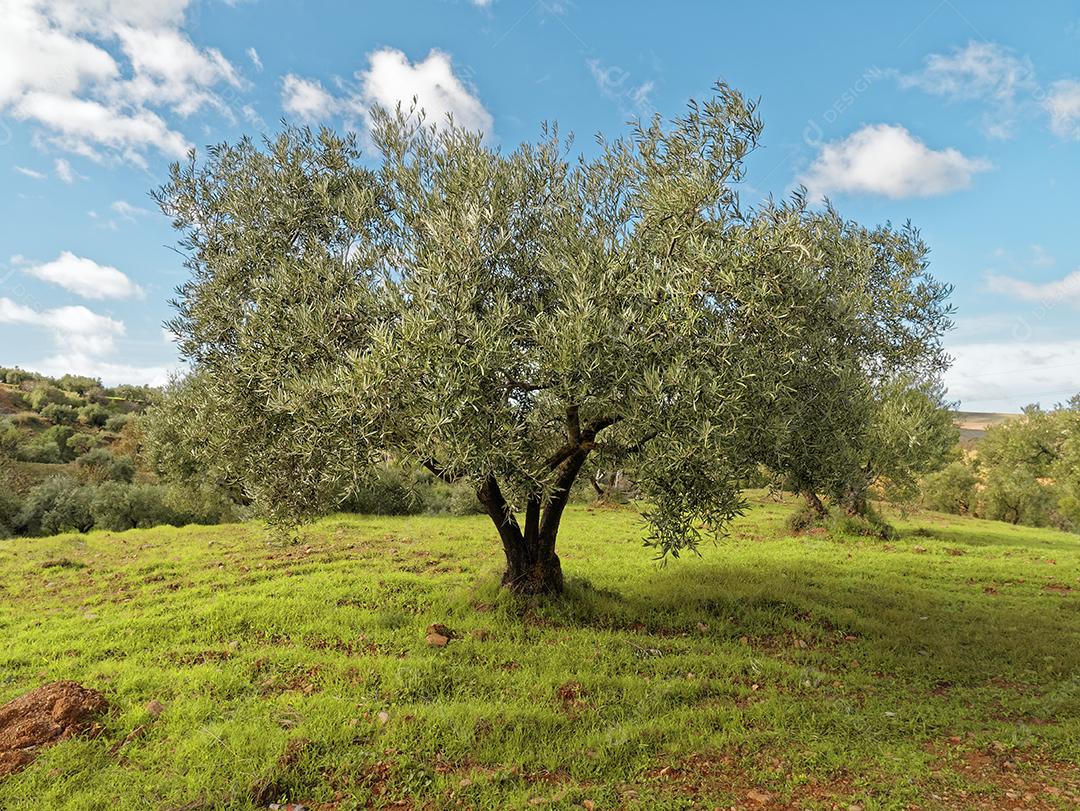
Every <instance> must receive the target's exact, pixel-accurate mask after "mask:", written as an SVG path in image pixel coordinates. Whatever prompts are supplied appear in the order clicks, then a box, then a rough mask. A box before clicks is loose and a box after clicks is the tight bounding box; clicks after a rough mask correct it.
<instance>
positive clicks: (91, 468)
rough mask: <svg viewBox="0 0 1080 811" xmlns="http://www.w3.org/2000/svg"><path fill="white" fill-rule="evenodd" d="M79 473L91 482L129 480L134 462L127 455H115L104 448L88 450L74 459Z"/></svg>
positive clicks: (133, 471) (133, 469)
mask: <svg viewBox="0 0 1080 811" xmlns="http://www.w3.org/2000/svg"><path fill="white" fill-rule="evenodd" d="M75 465H76V467H77V468H78V469H79V474H80V475H81V476H82V477H83V478H84V479H86V480H87V481H91V482H131V480H132V479H134V478H135V463H134V462H133V461H132V460H131V458H129V457H127V456H117V455H115V454H113V453H111V452H110V451H107V450H106V449H104V448H94V449H93V450H89V451H87V452H86V453H84V454H83V455H82V456H80V457H79V458H78V459H76V460H75Z"/></svg>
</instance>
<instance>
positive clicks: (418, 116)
mask: <svg viewBox="0 0 1080 811" xmlns="http://www.w3.org/2000/svg"><path fill="white" fill-rule="evenodd" d="M372 121H373V130H372V133H371V140H372V143H373V146H374V156H373V157H372V158H371V159H368V160H365V159H364V158H363V157H362V156H361V154H360V150H359V148H358V145H357V141H356V139H355V138H354V137H353V136H345V137H341V136H338V135H335V134H333V133H331V132H330V131H327V130H321V131H318V132H315V131H312V130H310V129H306V128H292V127H289V128H286V129H285V131H284V132H282V133H280V134H279V135H278V136H276V137H273V138H268V139H265V141H264V143H263V144H262V145H261V146H259V145H257V144H256V143H255V142H254V141H252V140H250V139H244V140H242V141H240V142H239V143H237V144H235V145H220V146H217V147H214V148H212V149H210V150H209V153H208V155H207V157H206V159H205V160H203V161H200V160H199V159H198V158H197V156H196V155H195V154H194V153H193V154H192V155H191V157H190V159H189V161H187V162H186V163H184V164H177V165H175V166H174V167H173V168H172V173H171V178H170V181H169V182H168V183H167V184H166V185H165V186H164V187H163V188H162V189H161V190H160V191H159V192H158V201H159V203H160V205H161V207H162V209H163V210H164V211H165V212H167V213H168V214H169V215H171V216H172V217H173V219H174V223H175V226H176V227H177V228H178V229H179V230H180V231H181V232H182V233H183V238H182V243H181V244H182V247H183V248H184V250H185V251H186V252H187V256H188V262H187V264H188V267H189V269H190V271H191V278H190V279H189V280H188V281H187V282H185V283H184V285H182V286H181V287H180V288H179V290H178V295H177V298H176V301H175V306H176V309H177V316H176V318H175V319H174V320H173V321H172V322H171V328H172V330H173V331H174V332H175V333H176V335H177V337H178V339H179V345H180V348H181V351H182V353H183V355H184V356H185V358H186V359H187V360H188V361H189V363H190V364H191V373H190V375H189V377H188V378H187V379H186V380H185V381H184V382H182V383H181V384H179V385H178V386H177V387H176V388H175V391H174V392H173V394H172V395H171V396H170V397H169V398H167V400H166V404H165V405H164V406H162V407H160V408H159V409H157V411H156V417H155V421H156V425H157V428H156V429H155V428H152V429H151V440H152V439H153V434H154V431H155V430H156V431H157V432H158V436H159V437H160V438H161V441H159V442H158V443H157V444H158V446H159V447H160V446H162V445H163V444H164V445H167V446H168V449H167V450H166V452H163V453H161V454H159V457H160V459H161V460H162V462H161V464H162V467H163V468H166V469H170V470H173V471H177V472H179V473H181V474H186V475H188V476H209V477H211V478H212V479H214V480H215V481H217V482H219V483H222V484H224V485H226V486H228V487H230V488H232V489H233V490H234V491H238V492H242V493H243V494H244V495H245V496H246V497H247V498H248V499H250V500H251V501H252V502H253V503H254V504H255V505H256V506H257V507H259V508H261V509H262V511H263V512H265V513H266V514H268V515H270V516H272V517H275V518H277V519H279V520H284V521H291V520H296V519H298V518H302V517H304V516H308V515H312V514H315V513H318V512H320V511H322V510H325V509H328V508H332V507H333V506H334V505H335V504H336V503H338V502H339V501H340V500H341V498H343V496H344V494H345V493H346V492H347V491H348V490H349V488H351V487H354V486H355V485H356V484H357V483H358V482H361V481H362V480H364V478H365V477H367V476H370V475H371V474H372V471H374V470H375V469H377V467H378V465H379V464H380V463H382V462H385V461H386V460H387V459H391V458H392V459H393V460H394V461H396V462H398V463H401V464H405V465H412V466H416V467H425V468H427V469H428V470H430V471H431V472H432V473H433V474H435V475H437V476H438V477H440V478H442V479H445V480H447V481H452V482H461V481H464V482H467V483H469V485H470V486H472V487H474V488H475V489H476V492H477V494H478V498H479V500H480V502H481V503H482V504H483V506H484V508H485V510H486V511H487V513H488V514H489V515H490V517H491V519H492V521H493V522H494V524H495V526H496V528H497V530H498V532H499V536H500V538H501V540H502V544H503V548H504V552H505V554H506V559H507V569H506V574H505V576H504V583H505V584H506V585H508V586H510V587H512V588H514V589H516V590H519V591H523V592H536V591H558V590H559V589H561V586H562V574H561V567H560V564H559V560H558V555H557V554H556V551H555V542H556V537H557V533H558V528H559V523H560V519H561V517H562V513H563V510H564V508H565V506H566V503H567V498H568V496H569V492H570V488H571V487H572V485H573V484H574V481H575V479H576V477H577V476H578V474H579V473H580V471H581V469H582V467H583V465H585V463H586V461H587V460H591V461H592V462H595V463H596V464H598V465H600V466H602V467H604V468H606V469H620V470H631V471H632V472H633V477H634V480H635V483H636V485H637V488H638V490H639V491H640V493H641V495H642V500H643V503H645V504H648V505H649V506H648V508H647V511H646V514H645V518H646V520H647V522H648V525H649V534H648V542H649V543H650V544H652V545H654V546H655V547H656V548H657V549H658V550H659V551H660V552H661V553H663V554H672V555H677V554H679V552H680V551H682V550H685V549H692V548H694V547H695V546H696V544H697V543H698V542H699V540H700V539H701V537H702V536H703V535H706V534H710V533H716V532H719V531H722V529H723V527H724V525H725V523H726V522H727V521H728V520H729V519H731V518H732V517H733V516H734V515H736V514H737V513H738V512H739V510H740V508H741V504H742V502H741V497H740V491H739V486H740V482H741V481H743V480H744V479H745V477H746V475H747V473H748V471H750V470H751V469H753V468H754V467H755V466H756V465H758V464H760V463H766V464H770V465H771V466H775V467H776V468H778V469H789V470H791V471H792V472H793V473H795V474H796V475H799V476H804V477H805V478H806V483H805V486H806V487H809V488H818V489H826V490H827V486H826V487H824V488H823V487H822V485H823V484H824V485H829V484H831V483H833V482H838V481H840V479H841V477H842V470H841V469H842V468H844V467H845V466H846V465H848V464H849V463H850V462H851V460H852V459H854V457H855V456H857V452H858V450H860V449H865V443H864V444H862V445H860V444H859V443H854V445H852V443H849V442H841V440H840V438H841V437H844V436H847V435H851V436H859V437H865V436H869V435H870V429H869V428H864V427H863V426H869V425H872V424H873V417H872V416H870V413H871V412H873V411H874V406H873V402H874V398H873V396H872V394H873V393H874V392H875V391H880V390H881V389H882V387H883V386H887V385H892V384H893V382H895V381H896V380H899V379H900V377H901V375H904V374H906V375H909V376H912V375H917V374H918V375H922V376H924V377H925V376H927V375H928V376H930V377H931V378H932V377H933V375H934V373H935V372H936V371H937V370H940V368H941V366H942V365H943V363H944V356H943V354H942V352H941V348H940V337H941V334H942V332H943V331H944V329H946V328H947V326H948V308H947V306H946V305H945V299H946V297H947V295H948V288H947V287H946V286H944V285H942V284H940V283H939V282H937V281H936V280H934V279H933V277H931V276H930V275H929V273H928V271H927V265H926V261H925V254H926V251H925V247H924V246H923V245H922V243H921V241H920V240H919V239H918V235H917V233H916V232H915V231H914V230H913V229H911V228H909V227H905V228H901V229H893V228H892V227H891V226H883V227H879V228H875V229H868V228H864V227H862V226H859V225H857V224H854V223H851V222H847V221H845V220H843V219H842V218H841V217H840V216H839V215H838V214H837V213H836V212H835V211H834V210H833V209H832V208H831V207H826V208H825V209H824V210H821V211H818V210H814V209H812V208H811V207H810V206H809V205H808V204H807V202H806V201H805V200H804V199H802V197H801V196H798V195H796V196H795V198H793V199H792V200H791V201H790V202H788V203H784V204H772V203H768V204H766V205H764V206H762V207H760V208H758V209H756V210H749V211H746V210H743V209H742V207H741V206H740V201H739V196H738V193H737V189H738V187H739V184H740V182H741V181H742V180H743V177H744V172H745V159H746V157H747V156H748V155H749V154H750V153H751V152H752V151H753V150H754V148H755V147H756V146H757V144H758V139H759V136H760V132H761V121H760V119H759V117H758V114H757V108H756V104H755V103H754V102H751V101H748V100H747V99H746V98H745V97H743V96H742V95H741V94H740V93H738V92H737V91H735V90H733V89H732V88H730V87H728V86H727V85H725V84H722V83H720V84H718V85H717V86H716V88H715V92H714V94H713V95H712V96H711V97H710V98H709V99H708V100H706V101H704V102H700V103H699V102H691V103H690V104H689V105H688V107H687V109H686V110H685V111H684V112H683V113H682V114H681V115H679V116H677V117H675V118H673V119H671V120H670V121H666V122H665V121H663V120H662V119H661V118H660V117H655V118H654V119H652V120H650V121H646V122H633V123H632V124H631V126H630V131H629V133H628V134H627V135H626V136H625V137H622V138H619V139H617V140H613V141H607V140H602V139H601V140H599V141H598V144H597V148H596V150H595V155H594V156H593V157H571V146H570V143H569V142H568V141H567V140H565V139H563V138H562V137H561V136H560V134H559V131H558V128H557V127H554V126H552V127H545V128H544V130H543V132H542V137H541V138H540V139H539V140H538V141H537V142H536V143H526V144H522V145H520V146H519V147H517V148H516V149H514V150H512V151H505V152H503V151H498V150H495V149H492V148H489V147H487V146H486V145H484V143H483V142H482V140H481V138H480V136H479V134H476V133H471V132H467V131H465V130H463V129H460V128H458V127H456V126H454V125H453V122H452V121H448V122H437V124H436V125H430V124H428V123H427V122H425V121H424V118H423V115H422V113H420V112H419V111H417V110H415V109H412V110H403V109H400V108H399V109H398V110H396V111H385V110H375V111H374V112H373V114H372ZM845 432H847V433H845ZM853 447H854V449H852V448H853ZM815 459H817V461H818V468H815V465H814V463H815ZM834 460H841V461H835V464H834ZM830 465H832V466H833V467H835V469H836V471H835V473H829V474H828V475H827V476H825V477H824V478H823V477H822V476H820V475H818V474H813V475H811V472H810V471H813V470H816V469H828V468H829V466H830ZM804 470H805V471H807V472H806V473H801V472H800V471H804Z"/></svg>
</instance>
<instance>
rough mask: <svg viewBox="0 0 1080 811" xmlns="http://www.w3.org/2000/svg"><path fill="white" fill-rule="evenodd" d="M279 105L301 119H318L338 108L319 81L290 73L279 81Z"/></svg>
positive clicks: (337, 103)
mask: <svg viewBox="0 0 1080 811" xmlns="http://www.w3.org/2000/svg"><path fill="white" fill-rule="evenodd" d="M281 106H282V109H284V110H285V112H286V113H288V114H289V115H293V116H296V117H297V118H299V119H301V120H303V121H318V120H320V119H324V118H327V117H329V116H330V115H332V114H333V113H334V112H335V111H336V110H337V109H339V102H338V100H337V99H335V98H334V97H333V96H331V95H330V94H329V93H327V92H326V90H325V88H323V86H322V84H320V83H319V82H317V81H311V80H308V79H302V78H300V77H299V76H297V75H295V74H293V73H290V74H288V75H286V76H285V78H284V79H282V82H281Z"/></svg>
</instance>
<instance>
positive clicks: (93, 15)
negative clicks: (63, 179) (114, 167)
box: [0, 0, 245, 165]
mask: <svg viewBox="0 0 1080 811" xmlns="http://www.w3.org/2000/svg"><path fill="white" fill-rule="evenodd" d="M188 5H189V0H153V2H143V1H142V0H0V19H3V24H2V25H0V114H3V113H7V114H9V115H10V117H11V118H13V119H15V120H17V121H22V122H27V123H29V124H31V125H33V126H35V127H38V128H39V130H38V132H39V134H40V136H41V138H40V142H41V143H44V144H48V145H50V146H54V147H59V148H61V149H65V150H68V151H71V152H74V153H76V154H79V155H83V156H85V157H89V158H93V159H96V160H104V159H106V158H121V159H125V160H128V161H131V162H133V163H135V164H136V165H145V152H146V151H147V150H149V149H156V150H159V151H161V152H162V153H164V154H165V155H167V156H169V157H180V156H182V155H183V154H184V153H185V152H186V151H187V148H188V142H187V140H186V139H185V138H184V137H183V136H182V135H181V134H180V133H179V132H176V131H175V130H173V129H172V128H171V126H170V125H169V124H167V123H166V121H165V120H164V119H163V117H162V113H163V112H164V111H166V110H168V111H171V112H173V113H176V114H178V115H181V116H185V115H190V114H191V113H193V112H195V111H197V110H200V109H202V108H204V107H213V108H216V109H218V110H219V111H221V112H223V113H225V114H226V115H228V114H229V110H228V107H227V105H226V103H225V101H224V99H223V98H222V96H221V95H220V94H219V92H218V88H220V87H226V88H228V89H230V90H239V89H243V88H244V87H245V83H244V82H243V80H242V79H241V78H240V76H239V75H238V74H237V72H236V70H235V69H234V68H233V66H232V64H231V63H230V62H229V61H228V60H227V59H226V58H225V57H224V56H223V55H222V54H221V53H220V52H219V51H217V50H214V49H212V48H211V49H203V48H199V47H197V46H196V45H194V44H193V43H192V42H191V40H190V39H189V38H188V36H187V35H186V34H185V33H184V32H183V31H182V30H181V29H182V25H183V23H184V17H185V14H186V11H187V7H188Z"/></svg>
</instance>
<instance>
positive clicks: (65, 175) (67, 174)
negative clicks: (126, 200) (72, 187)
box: [53, 158, 75, 183]
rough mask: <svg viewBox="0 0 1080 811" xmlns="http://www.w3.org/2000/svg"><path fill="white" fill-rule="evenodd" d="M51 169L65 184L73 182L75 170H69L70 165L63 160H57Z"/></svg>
mask: <svg viewBox="0 0 1080 811" xmlns="http://www.w3.org/2000/svg"><path fill="white" fill-rule="evenodd" d="M53 169H54V170H55V171H56V176H57V177H58V178H60V179H61V180H62V181H64V182H65V183H74V182H75V170H74V169H72V168H71V164H70V163H69V162H68V161H66V160H65V159H64V158H57V159H56V162H55V163H54V164H53Z"/></svg>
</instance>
